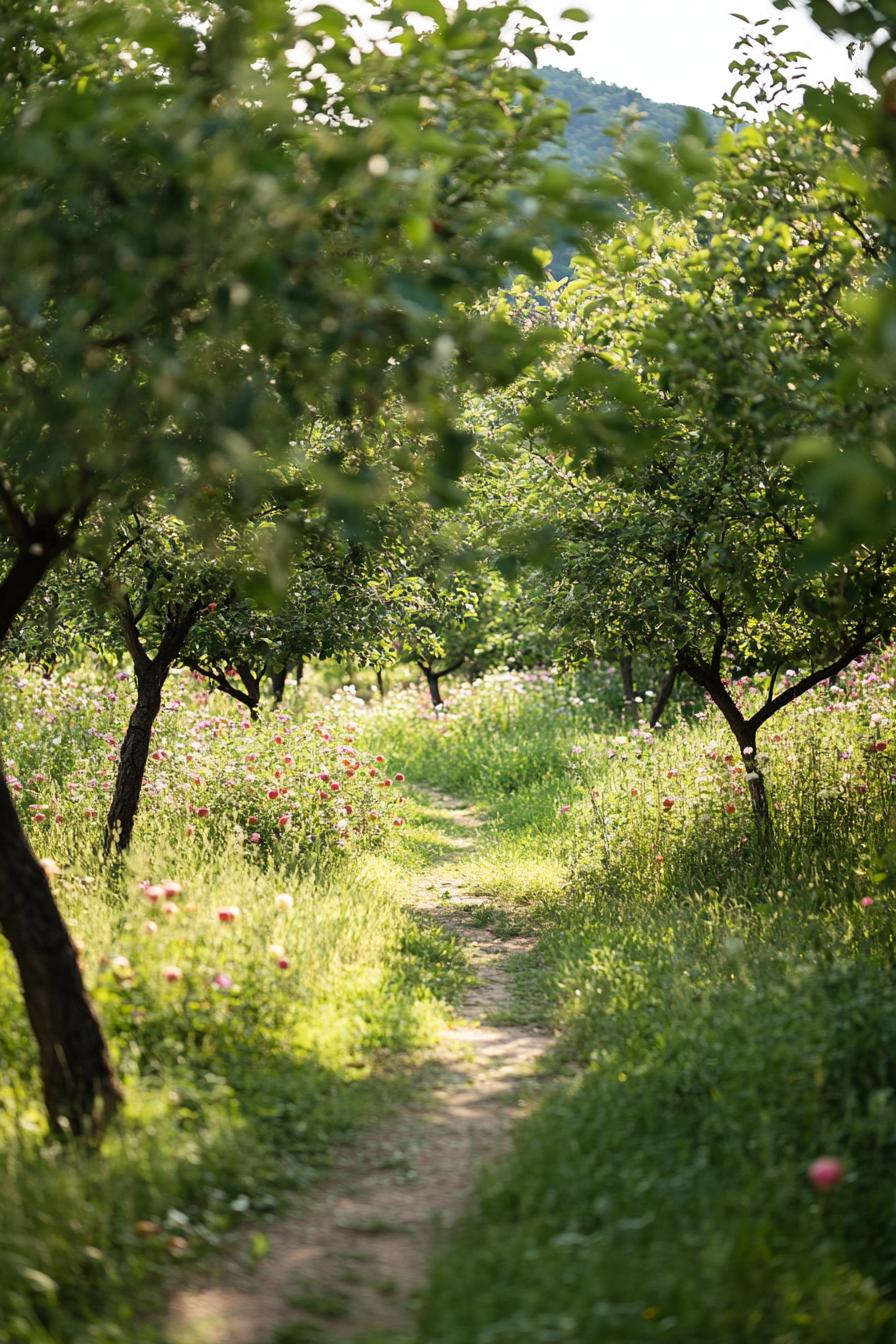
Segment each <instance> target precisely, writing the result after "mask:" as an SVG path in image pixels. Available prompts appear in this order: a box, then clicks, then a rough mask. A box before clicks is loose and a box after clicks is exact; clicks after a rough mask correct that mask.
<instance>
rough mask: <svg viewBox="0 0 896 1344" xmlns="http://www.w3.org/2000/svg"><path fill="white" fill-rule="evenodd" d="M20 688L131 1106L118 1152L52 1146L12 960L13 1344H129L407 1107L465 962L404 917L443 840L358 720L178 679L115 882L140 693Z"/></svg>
mask: <svg viewBox="0 0 896 1344" xmlns="http://www.w3.org/2000/svg"><path fill="white" fill-rule="evenodd" d="M19 682H20V684H19V687H18V702H19V705H20V706H21V711H20V713H19V715H18V716H17V717H15V718H12V719H11V720H10V721H8V722H7V724H6V725H5V733H4V743H5V750H6V752H7V761H6V768H7V772H8V774H9V775H10V776H11V777H12V778H13V779H14V780H15V781H16V782H17V783H18V785H19V786H20V788H19V800H20V804H21V805H22V808H23V811H24V813H25V815H26V818H27V819H28V824H29V826H30V829H31V833H32V839H33V841H34V843H35V845H36V847H37V848H38V853H39V854H40V855H41V856H42V857H44V858H45V859H46V860H47V862H48V866H49V868H50V870H51V872H52V874H53V876H52V882H53V886H54V889H55V891H56V894H57V897H58V899H59V901H60V904H61V906H62V908H63V911H64V913H65V916H66V918H67V920H68V922H69V925H70V927H71V929H72V932H73V934H74V935H75V937H76V938H77V940H78V944H79V947H80V949H81V953H80V955H81V962H82V967H83V971H84V975H85V978H86V980H87V983H88V986H89V989H90V991H91V993H92V995H93V998H94V1001H95V1002H96V1004H97V1007H98V1009H99V1012H100V1014H101V1017H102V1020H103V1025H104V1028H105V1031H106V1034H107V1037H108V1039H109V1042H110V1047H111V1049H112V1052H113V1055H114V1059H115V1064H116V1067H117V1070H118V1072H119V1075H120V1076H121V1078H122V1081H123V1083H124V1087H125V1093H126V1104H125V1110H124V1115H123V1118H122V1120H121V1122H120V1123H117V1124H116V1126H115V1127H114V1128H113V1130H112V1132H111V1133H110V1135H109V1137H108V1139H107V1141H106V1143H105V1145H104V1147H103V1149H102V1151H101V1152H100V1153H83V1152H80V1151H78V1150H77V1148H76V1147H75V1146H74V1145H70V1144H60V1143H59V1142H57V1141H54V1140H51V1139H50V1138H48V1135H47V1129H46V1124H45V1120H44V1117H43V1113H42V1109H41V1104H40V1091H39V1086H38V1080H37V1073H36V1061H35V1052H34V1049H33V1045H32V1042H31V1038H30V1034H29V1032H28V1029H27V1024H26V1020H25V1015H24V1011H23V1009H22V1005H21V999H20V994H19V990H18V984H17V979H16V976H15V972H14V966H13V963H12V959H11V957H10V956H9V955H8V953H7V952H6V951H5V950H0V1186H2V1190H3V1212H2V1219H0V1339H2V1340H3V1344H51V1341H52V1344H87V1341H90V1344H99V1342H100V1341H101V1342H102V1344H123V1342H124V1341H128V1344H131V1341H135V1340H139V1339H141V1338H146V1339H153V1338H156V1337H157V1332H156V1331H155V1330H154V1328H153V1327H152V1326H151V1325H149V1324H143V1325H141V1321H145V1320H147V1319H148V1314H147V1312H146V1310H145V1308H146V1305H147V1302H148V1300H149V1299H148V1297H147V1296H146V1293H147V1291H148V1286H149V1285H150V1284H151V1283H152V1281H153V1280H154V1278H155V1277H156V1275H157V1273H158V1271H159V1270H160V1269H162V1268H163V1267H164V1266H165V1265H168V1264H170V1263H171V1262H172V1260H173V1259H178V1258H183V1257H192V1256H194V1255H197V1254H199V1253H201V1252H202V1251H203V1250H204V1249H207V1248H209V1247H211V1246H214V1245H215V1244H216V1243H217V1242H218V1241H219V1240H220V1238H221V1236H222V1235H223V1234H224V1233H225V1231H226V1230H227V1229H228V1228H229V1227H231V1226H232V1225H234V1224H235V1223H238V1222H239V1220H240V1219H241V1218H243V1217H244V1216H246V1215H247V1214H256V1215H257V1214H258V1213H260V1212H264V1211H266V1210H268V1209H271V1208H274V1207H276V1206H277V1205H278V1204H279V1203H280V1202H281V1201H282V1199H283V1198H284V1195H285V1194H286V1192H287V1191H288V1190H289V1189H290V1188H291V1187H294V1186H296V1185H299V1184H303V1183H306V1182H307V1181H309V1180H310V1179H311V1178H312V1176H313V1175H314V1174H315V1172H316V1171H317V1170H319V1169H320V1168H321V1166H322V1165H324V1164H325V1163H326V1160H327V1155H328V1152H329V1150H330V1149H331V1148H332V1145H333V1143H334V1142H335V1141H337V1140H338V1139H339V1138H340V1136H342V1135H344V1134H345V1133H347V1132H348V1131H349V1130H350V1129H351V1128H352V1127H353V1126H355V1125H357V1124H358V1123H360V1122H361V1121H362V1120H364V1119H365V1118H367V1117H369V1116H371V1115H372V1114H374V1113H375V1112H377V1111H379V1110H380V1109H381V1108H382V1107H383V1106H385V1105H387V1104H391V1103H392V1102H394V1101H395V1100H396V1099H397V1098H398V1097H400V1096H401V1095H403V1094H404V1092H405V1091H406V1089H407V1088H409V1087H410V1086H411V1085H412V1083H413V1080H414V1078H415V1076H416V1071H417V1068H418V1065H419V1055H418V1052H419V1051H420V1049H421V1048H422V1047H423V1046H425V1045H427V1044H428V1043H429V1042H431V1041H432V1040H433V1039H434V1037H435V1035H436V1034H437V1032H438V1030H439V1026H440V1023H441V1021H442V1017H443V1013H444V1003H445V1000H446V999H450V998H451V997H452V996H453V995H454V994H456V992H457V991H458V988H459V986H460V985H461V983H462V982H463V980H464V976H465V971H464V966H463V959H462V955H461V953H460V952H459V950H458V948H457V947H456V946H455V945H454V943H453V942H452V940H451V939H450V938H448V937H446V936H445V935H443V934H441V933H440V932H439V931H438V930H437V929H434V928H430V927H423V926H419V925H417V924H416V923H415V922H414V921H413V920H412V918H411V917H410V915H409V913H408V910H407V907H406V906H405V905H404V904H403V903H402V897H403V894H404V893H405V892H406V891H407V889H408V881H407V874H408V872H409V871H413V869H414V867H415V865H416V863H417V858H416V854H415V847H414V845H415V832H416V831H417V830H418V829H419V830H420V831H422V832H423V833H424V834H425V835H426V836H427V837H428V840H429V843H430V844H431V845H434V846H436V847H437V846H438V843H439V837H438V835H437V834H435V835H434V834H433V831H434V823H433V820H432V819H430V818H427V817H426V816H425V814H424V813H422V812H421V811H420V809H417V810H416V811H415V810H414V809H413V808H412V807H411V806H410V805H409V804H407V803H406V802H399V801H398V800H399V798H401V789H400V784H396V783H395V782H394V781H393V783H392V784H390V785H389V786H385V785H383V784H382V780H383V779H384V778H391V777H390V776H386V775H385V773H384V770H385V768H386V767H387V766H388V765H389V764H390V763H389V762H379V763H377V762H375V761H374V760H373V757H374V756H375V755H379V754H381V753H379V752H377V751H376V750H375V748H374V749H371V748H370V746H369V744H368V743H367V742H366V740H365V738H364V733H363V730H362V728H361V726H360V724H359V722H358V718H359V716H360V715H361V714H362V713H363V705H359V704H358V703H356V702H354V701H353V700H352V699H351V697H346V696H345V695H343V696H341V697H339V698H337V700H336V702H335V703H334V704H331V705H330V706H329V707H327V708H326V709H325V711H324V718H323V719H319V718H312V719H310V720H304V719H303V720H301V721H296V720H294V719H293V718H292V716H291V715H290V714H289V713H286V712H284V713H282V714H278V715H268V716H265V717H264V718H263V719H262V720H261V721H259V723H257V724H253V723H251V722H249V723H246V722H245V720H244V719H243V718H242V715H241V714H240V712H239V711H238V710H235V709H233V708H232V707H230V706H228V705H227V704H226V703H225V704H223V705H215V704H214V703H212V704H209V703H207V701H206V700H205V697H203V696H202V693H201V692H197V690H196V689H195V688H194V687H193V686H192V684H191V683H190V682H189V681H187V680H186V679H185V680H184V681H183V682H182V683H181V684H180V685H179V686H177V687H176V689H175V692H174V693H173V694H172V699H171V701H169V704H168V706H167V708H166V710H165V711H164V712H163V717H162V722H161V723H160V726H159V730H158V733H157V735H156V739H155V743H154V748H155V753H157V756H156V758H155V759H154V760H153V762H152V765H151V770H150V776H149V779H148V789H147V792H146V794H145V796H144V800H143V804H142V808H141V813H140V816H139V818H138V830H137V836H136V841H135V845H134V849H133V852H132V853H131V854H130V856H129V857H128V859H127V860H126V861H125V862H124V863H122V864H121V865H118V866H116V867H112V868H109V867H104V866H103V865H102V863H101V861H100V858H99V845H98V838H99V833H100V831H99V828H100V826H101V818H102V810H103V802H104V799H105V798H107V796H108V787H109V782H110V776H111V772H112V771H113V770H114V766H115V743H116V742H117V740H118V738H119V737H120V733H121V729H122V726H123V722H124V716H125V714H126V712H127V703H126V700H125V698H124V695H123V693H122V689H121V683H119V682H117V681H116V680H114V678H113V677H111V676H109V675H108V674H105V673H103V672H102V671H101V670H99V669H96V668H90V667H85V668H84V669H82V670H81V671H80V672H79V673H77V674H76V675H72V676H69V677H66V678H62V679H59V680H57V681H55V682H43V681H42V680H41V679H39V678H37V677H34V676H32V675H31V674H27V673H23V674H21V676H20V677H19ZM113 697H114V698H113ZM8 699H9V697H7V701H8ZM315 724H317V727H315ZM350 725H354V726H353V727H352V726H350ZM286 757H289V758H290V759H289V760H288V761H286V760H285V759H284V758H286ZM346 763H347V764H346ZM356 766H357V768H356ZM371 770H375V771H376V775H372V774H371V773H370V772H371ZM399 773H400V772H399ZM321 774H324V775H326V776H327V777H328V778H326V779H323V780H322V779H321V778H320V776H321ZM332 781H336V782H338V783H339V785H340V787H339V790H337V791H333V790H331V789H330V788H329V785H330V783H331V782H332ZM281 790H283V791H284V792H281ZM275 791H276V793H277V796H276V797H275V798H273V799H271V798H269V797H268V794H269V792H275ZM322 795H323V796H322ZM347 801H348V810H347V809H346V802H347ZM206 806H207V807H208V815H207V816H202V815H200V814H199V812H198V810H197V809H198V808H200V807H206ZM371 812H374V813H376V814H377V815H376V816H373V817H371V816H370V813H371ZM85 814H86V815H85ZM94 814H96V815H94ZM281 815H286V816H287V824H286V825H285V826H280V825H279V817H280V816H281ZM253 817H255V818H257V820H255V821H253V820H252V818H253ZM398 819H401V821H402V822H403V823H405V822H406V823H407V824H406V825H404V824H403V825H401V826H397V827H396V826H394V825H393V822H394V821H395V820H398ZM253 834H257V836H258V840H257V841H253V840H252V835H253ZM406 835H407V836H408V839H407V841H405V839H404V837H405V836H406ZM159 888H162V889H161V890H160V889H159ZM222 915H223V916H224V918H223V919H222V918H221V916H222ZM141 1285H143V1291H142V1292H141ZM149 1315H151V1313H149Z"/></svg>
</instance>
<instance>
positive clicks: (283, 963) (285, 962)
mask: <svg viewBox="0 0 896 1344" xmlns="http://www.w3.org/2000/svg"><path fill="white" fill-rule="evenodd" d="M277 965H278V966H279V968H280V970H281V971H288V970H289V958H288V957H278V958H277Z"/></svg>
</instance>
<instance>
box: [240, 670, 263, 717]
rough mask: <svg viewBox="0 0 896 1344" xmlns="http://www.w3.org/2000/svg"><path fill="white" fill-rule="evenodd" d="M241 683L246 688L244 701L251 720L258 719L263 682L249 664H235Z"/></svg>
mask: <svg viewBox="0 0 896 1344" xmlns="http://www.w3.org/2000/svg"><path fill="white" fill-rule="evenodd" d="M234 667H235V668H236V670H237V672H238V674H239V678H240V681H241V682H242V683H243V685H244V686H245V688H246V696H245V699H244V701H243V703H244V704H245V706H246V708H247V709H248V711H249V717H250V718H251V719H257V718H258V706H259V705H260V704H261V682H260V681H259V679H258V677H256V675H255V673H254V672H253V671H252V669H251V667H250V666H249V664H248V663H234Z"/></svg>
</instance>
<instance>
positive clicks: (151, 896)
mask: <svg viewBox="0 0 896 1344" xmlns="http://www.w3.org/2000/svg"><path fill="white" fill-rule="evenodd" d="M143 895H144V896H145V897H146V899H147V900H148V901H149V903H150V905H155V904H156V903H157V902H158V901H160V900H161V899H162V897H163V896H164V895H165V888H164V887H163V886H161V885H160V884H159V883H156V882H154V883H152V884H151V885H150V886H148V887H144V888H143Z"/></svg>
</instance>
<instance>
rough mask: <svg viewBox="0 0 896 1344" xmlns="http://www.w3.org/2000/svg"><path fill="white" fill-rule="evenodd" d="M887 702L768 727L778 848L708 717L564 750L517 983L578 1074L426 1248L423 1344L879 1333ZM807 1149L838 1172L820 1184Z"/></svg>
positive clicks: (892, 1009)
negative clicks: (534, 934) (559, 877)
mask: <svg viewBox="0 0 896 1344" xmlns="http://www.w3.org/2000/svg"><path fill="white" fill-rule="evenodd" d="M531 708H532V711H533V717H534V719H535V723H536V728H535V732H536V734H538V733H539V732H540V720H541V715H542V714H543V712H544V711H543V707H538V706H537V705H536V704H535V703H532V706H531ZM528 712H529V711H528V710H524V711H523V712H522V714H521V716H520V717H519V718H518V719H517V721H516V722H515V723H514V725H513V729H512V731H513V733H514V738H515V743H516V745H517V747H518V748H519V749H522V747H523V745H524V743H525V740H526V727H527V724H526V714H527V713H528ZM893 713H894V705H893V683H892V680H891V679H890V677H889V660H888V659H884V660H883V661H882V662H881V663H879V664H877V665H871V664H869V665H867V666H866V667H864V668H860V669H858V670H857V671H854V672H853V673H851V674H850V675H848V676H847V677H845V678H843V679H842V680H841V684H840V686H839V687H835V688H830V689H828V688H826V689H824V690H823V691H819V692H818V693H817V694H816V695H814V696H812V697H811V698H810V699H808V700H806V701H804V702H802V703H801V704H800V705H799V706H798V707H796V708H794V709H793V710H792V711H791V712H790V713H789V714H788V716H787V717H786V719H784V720H783V721H782V722H780V723H776V724H775V725H774V727H773V728H772V730H771V732H770V733H769V734H767V741H766V743H765V750H764V756H763V760H762V767H763V769H764V770H765V771H766V773H767V775H768V778H769V783H770V789H771V793H772V798H773V802H774V820H775V827H776V838H775V842H774V845H773V846H772V847H769V846H767V845H765V844H764V843H762V842H761V841H760V840H759V839H758V838H757V837H756V836H755V834H754V831H753V827H752V823H751V818H750V813H749V805H748V797H747V792H746V788H745V781H744V770H743V767H742V765H741V764H740V761H739V759H738V757H737V755H736V752H734V751H733V750H731V748H730V747H729V745H728V741H727V740H726V737H725V732H724V728H723V726H722V724H721V723H720V722H719V721H718V720H716V719H715V718H714V717H713V716H712V715H711V714H708V713H707V712H706V711H703V710H700V711H699V714H700V717H699V718H694V717H693V716H692V717H691V720H690V722H685V723H681V724H678V725H676V726H674V727H672V728H670V729H669V730H667V731H665V732H664V733H660V734H653V733H650V732H648V731H647V730H644V729H641V730H639V731H635V732H621V731H620V730H619V728H618V726H616V727H610V728H607V729H606V730H605V731H604V732H602V733H596V734H592V735H589V736H588V737H587V738H583V737H581V736H579V740H578V741H577V742H576V743H575V744H574V746H576V747H577V748H579V750H577V751H575V752H574V754H573V755H572V758H571V760H570V762H569V767H568V773H567V778H566V781H565V783H561V785H560V790H559V792H560V793H563V792H566V793H567V794H568V796H570V797H574V798H575V801H574V803H573V806H572V809H571V812H570V813H569V814H567V819H568V821H569V824H570V832H569V833H568V835H567V845H566V848H567V853H568V855H569V867H568V871H567V875H566V882H565V885H564V886H563V888H562V889H561V890H558V889H556V888H553V889H552V890H550V891H547V892H545V893H543V894H542V895H539V894H538V893H537V892H536V893H534V895H533V893H532V892H531V891H530V892H529V893H528V895H527V899H526V902H525V904H524V905H523V907H522V914H523V917H524V918H525V919H526V920H528V921H529V922H530V923H531V925H532V927H533V928H535V929H536V930H537V931H538V932H539V940H538V946H537V948H536V950H535V952H534V953H533V954H532V956H531V957H530V958H529V959H528V964H527V965H525V966H524V967H523V968H522V971H521V974H520V979H519V990H520V995H521V999H522V998H524V1000H525V1001H524V1002H522V1003H521V1011H526V1012H527V1013H529V1014H531V1013H532V1011H533V1010H534V1011H537V1012H538V1013H540V1015H541V1016H542V1017H543V1018H544V1019H545V1020H547V1021H549V1022H551V1023H552V1024H553V1025H554V1026H555V1027H557V1028H558V1029H560V1031H561V1037H560V1046H559V1056H560V1059H561V1060H566V1061H568V1062H569V1063H570V1064H571V1065H574V1066H575V1070H576V1076H575V1080H574V1081H572V1082H567V1083H565V1084H561V1085H558V1086H557V1087H555V1089H554V1090H553V1091H551V1092H550V1093H549V1095H548V1099H547V1100H546V1102H545V1103H544V1104H543V1105H542V1106H541V1107H540V1108H539V1109H538V1110H537V1111H536V1113H535V1114H534V1115H533V1116H532V1117H531V1118H530V1119H529V1120H528V1121H526V1122H524V1123H523V1125H522V1126H521V1127H520V1129H519V1131H518V1133H517V1136H516V1140H515V1143H514V1145H513V1150H512V1153H511V1155H510V1157H509V1159H508V1160H507V1161H506V1162H505V1163H504V1164H502V1165H500V1166H499V1167H498V1168H497V1169H496V1170H495V1171H493V1172H492V1173H491V1174H489V1175H488V1176H487V1177H486V1178H485V1179H484V1180H483V1182H482V1183H481V1185H480V1188H479V1191H478V1195H477V1198H476V1200H475V1203H474V1206H473V1209H472V1210H471V1212H470V1214H469V1216H468V1217H467V1218H466V1219H465V1220H464V1221H463V1222H462V1223H461V1224H460V1226H459V1227H458V1228H457V1229H456V1230H455V1232H454V1233H453V1234H452V1235H451V1236H450V1237H449V1238H447V1239H446V1241H445V1243H444V1245H443V1246H442V1248H441V1250H440V1252H439V1255H438V1256H437V1258H436V1261H435V1264H434V1268H433V1273H432V1278H431V1283H430V1286H429V1289H428V1292H427V1294H426V1297H425V1300H424V1304H423V1308H422V1314H421V1325H420V1336H419V1337H420V1339H421V1341H423V1340H425V1341H426V1342H427V1344H461V1342H463V1344H511V1341H512V1344H554V1342H555V1341H566V1340H568V1341H576V1344H585V1342H586V1341H588V1342H590V1341H592V1340H594V1341H598V1340H608V1341H609V1340H612V1341H613V1344H629V1341H631V1342H632V1344H634V1342H635V1341H637V1342H638V1344H640V1341H648V1340H654V1339H657V1338H668V1339H673V1340H681V1341H688V1344H691V1342H692V1341H706V1344H710V1341H712V1342H713V1344H716V1341H719V1340H726V1341H729V1340H730V1341H755V1342H756V1344H760V1341H761V1342H762V1344H767V1342H768V1341H775V1342H776V1344H784V1342H785V1341H786V1342H787V1344H790V1342H791V1341H794V1342H796V1341H813V1344H822V1342H823V1344H840V1342H842V1341H851V1340H860V1339H861V1340H863V1341H864V1340H880V1341H884V1340H892V1339H893V1338H894V1337H896V1298H894V1288H896V1255H894V1249H893V1248H894V1245H896V1198H894V1195H893V1184H892V1172H893V1162H894V1159H896V1104H894V1097H896V982H894V977H893V953H894V939H896V917H894V911H893V904H892V899H891V897H890V894H889V889H888V885H887V881H886V864H885V863H883V862H882V861H881V855H882V854H883V853H884V851H885V849H886V846H887V844H888V842H889V837H890V834H891V829H892V822H893V818H894V814H896V774H894V767H893V764H892V761H893V758H894V747H893V745H891V743H890V742H889V740H888V734H889V732H890V731H891V728H892V723H893ZM501 731H502V730H497V731H495V733H494V735H493V741H492V743H491V745H490V748H489V750H490V751H492V752H495V753H500V750H501ZM567 741H568V739H567ZM726 758H728V759H726ZM522 773H525V771H523V772H522ZM547 796H548V800H549V801H548V803H547V804H546V806H547V807H548V808H549V810H550V812H551V814H553V811H554V807H555V802H556V796H559V794H558V795H555V796H554V797H551V791H550V790H548V791H547ZM498 806H503V803H500V802H499V804H498ZM560 836H561V832H559V831H555V838H556V841H557V843H560ZM863 902H870V903H867V904H863ZM519 914H520V910H519V908H517V917H519ZM824 1154H829V1155H832V1156H834V1157H836V1158H837V1159H838V1160H839V1161H840V1163H841V1164H842V1167H843V1170H844V1172H845V1174H844V1176H843V1179H842V1181H841V1182H840V1183H839V1184H837V1185H836V1187H834V1188H831V1189H828V1190H819V1189H816V1188H815V1187H814V1186H813V1185H812V1183H811V1182H810V1180H809V1179H808V1175H807V1173H808V1168H809V1166H810V1164H811V1162H812V1161H813V1160H814V1159H815V1158H817V1157H818V1156H820V1155H824Z"/></svg>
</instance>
